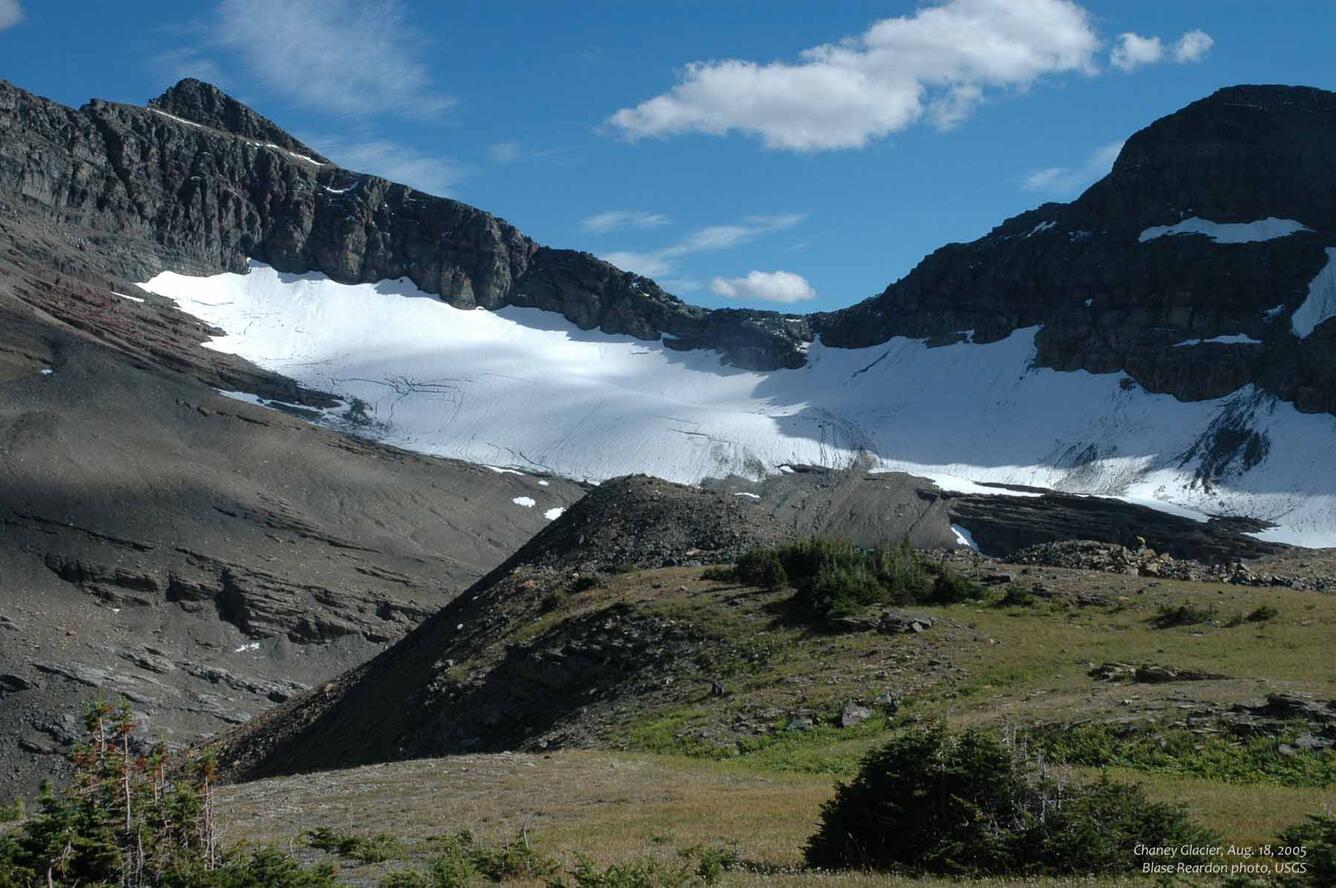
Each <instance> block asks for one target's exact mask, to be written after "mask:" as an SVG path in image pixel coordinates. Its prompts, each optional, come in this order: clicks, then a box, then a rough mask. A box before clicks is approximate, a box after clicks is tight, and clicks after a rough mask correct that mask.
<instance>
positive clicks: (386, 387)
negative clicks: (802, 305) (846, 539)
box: [144, 264, 1336, 545]
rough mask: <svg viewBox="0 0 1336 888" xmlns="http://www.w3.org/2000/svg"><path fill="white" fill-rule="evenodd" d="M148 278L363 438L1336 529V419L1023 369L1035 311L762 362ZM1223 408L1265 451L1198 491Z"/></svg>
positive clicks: (306, 283)
mask: <svg viewBox="0 0 1336 888" xmlns="http://www.w3.org/2000/svg"><path fill="white" fill-rule="evenodd" d="M144 288H145V289H148V290H151V291H153V292H156V293H160V294H161V295H163V296H166V297H168V298H171V299H173V300H175V301H176V302H177V303H178V304H179V305H180V307H181V308H182V309H183V310H184V311H186V312H189V313H190V314H193V315H195V316H197V317H199V318H201V319H202V320H204V321H207V322H208V323H210V324H212V325H215V326H217V327H220V328H222V329H223V330H226V331H228V332H227V334H226V335H224V336H222V337H219V338H217V339H215V340H213V341H211V342H210V343H209V346H210V347H211V348H215V349H218V350H219V351H224V352H230V353H234V354H238V355H241V356H242V357H245V358H247V359H249V360H251V361H253V362H255V363H256V364H259V365H260V366H263V367H265V368H267V369H271V370H274V371H276V372H279V373H283V374H285V375H287V376H290V377H292V378H294V379H296V380H298V381H299V382H301V383H303V384H305V385H307V386H310V387H312V388H316V389H321V390H325V391H329V392H332V393H334V394H335V395H337V396H338V397H339V398H342V399H343V400H344V401H345V402H347V403H350V404H351V403H352V399H353V398H357V399H360V400H361V401H362V402H365V404H366V409H365V412H366V416H367V417H368V419H370V420H371V422H370V423H368V424H365V425H363V426H361V430H360V433H361V434H367V435H373V436H374V437H376V438H378V439H380V440H383V441H385V442H387V443H390V444H394V445H396V446H400V447H405V448H408V449H414V450H418V451H421V452H425V453H431V454H437V455H442V456H450V457H455V458H459V459H464V460H468V461H470V462H474V463H478V464H484V465H493V466H499V465H505V466H517V467H519V468H521V469H524V468H530V469H533V470H535V471H538V472H540V473H543V474H547V473H552V474H559V475H565V476H568V477H572V478H576V479H588V480H602V479H605V478H609V477H613V476H616V475H623V474H628V473H632V472H645V473H648V474H652V475H657V476H659V477H663V478H668V479H670V480H675V481H684V482H694V481H698V480H700V479H702V478H705V477H722V476H725V475H728V474H730V473H736V474H739V475H742V476H744V477H751V478H759V477H761V476H763V475H765V474H768V473H773V472H776V471H781V472H782V471H784V470H785V466H786V464H793V465H798V464H803V463H816V464H822V465H829V466H843V465H849V464H851V463H853V462H854V461H855V460H857V459H860V458H863V459H870V460H871V461H872V463H873V464H874V465H875V466H876V467H877V468H879V469H883V470H901V471H908V472H912V473H914V474H917V475H922V476H927V477H930V478H932V479H934V480H935V481H937V482H938V483H939V484H940V485H942V486H943V487H949V488H952V489H974V490H978V491H981V492H993V493H1002V492H1004V493H1014V491H1002V490H997V489H995V488H991V487H982V486H980V485H981V484H985V483H987V484H1013V485H1027V486H1032V487H1039V488H1050V489H1057V490H1063V491H1069V492H1076V493H1088V494H1099V495H1105V496H1118V497H1122V498H1125V499H1128V500H1131V501H1134V502H1142V503H1147V504H1152V505H1155V506H1156V507H1157V508H1164V509H1168V510H1171V511H1175V512H1177V513H1179V514H1187V515H1191V516H1193V517H1197V518H1201V517H1204V516H1205V515H1208V514H1245V515H1252V516H1255V517H1259V518H1264V519H1267V520H1270V521H1274V522H1276V523H1277V524H1278V525H1279V527H1277V528H1275V529H1273V530H1271V531H1268V532H1267V533H1266V534H1265V536H1266V537H1267V538H1270V539H1277V540H1284V541H1290V542H1295V543H1299V544H1303V545H1336V447H1333V446H1332V444H1333V442H1336V417H1332V416H1329V415H1325V414H1316V415H1315V414H1300V413H1298V412H1297V411H1295V410H1294V409H1293V407H1292V406H1290V405H1289V404H1286V403H1284V402H1278V401H1275V400H1273V399H1270V398H1268V397H1265V396H1262V395H1260V394H1258V393H1255V392H1254V391H1253V390H1252V389H1251V388H1245V389H1243V390H1241V391H1239V392H1236V393H1234V394H1233V395H1231V396H1229V397H1227V398H1221V399H1217V400H1213V401H1199V402H1191V403H1185V402H1179V401H1177V400H1175V399H1174V398H1172V397H1170V396H1167V395H1153V394H1150V393H1147V392H1145V391H1143V390H1141V389H1139V388H1132V389H1124V388H1123V387H1122V386H1121V385H1120V384H1119V382H1120V378H1119V376H1118V375H1116V374H1109V375H1101V376H1095V375H1091V374H1088V373H1084V372H1073V373H1059V372H1056V371H1052V370H1046V369H1032V368H1031V366H1030V364H1031V361H1032V359H1033V357H1034V354H1035V348H1034V335H1035V330H1033V329H1031V330H1020V331H1017V332H1015V333H1013V334H1012V335H1011V336H1009V337H1007V338H1006V339H1003V340H1000V341H998V342H993V343H989V344H987V345H967V344H963V343H961V344H956V345H949V346H943V347H938V348H928V347H926V345H924V343H923V342H921V341H918V340H909V339H903V338H897V339H893V340H891V341H889V342H886V343H883V344H882V345H879V346H874V347H872V348H865V349H837V348H829V347H826V346H825V345H823V344H821V343H813V344H812V346H811V348H810V350H809V352H808V361H809V363H808V366H806V367H803V368H799V369H796V370H778V371H774V372H767V373H760V372H752V371H744V370H738V369H736V368H731V367H727V366H724V365H722V364H721V363H720V361H719V359H718V356H717V355H716V354H715V353H713V352H707V351H689V352H679V351H672V350H669V349H666V348H664V346H663V345H662V343H658V342H645V341H641V340H636V339H633V338H631V337H628V336H614V335H609V334H605V333H601V332H599V331H583V330H579V329H578V328H576V327H575V326H574V325H573V324H571V323H569V322H568V321H566V320H565V319H563V318H561V317H560V316H559V315H556V314H553V313H550V312H544V311H540V310H537V309H526V308H506V309H503V310H501V311H498V312H487V311H466V310H460V309H455V308H452V307H450V306H448V305H446V304H444V303H442V302H441V301H440V300H439V299H437V298H436V297H434V296H430V295H427V294H424V293H421V292H420V291H418V290H417V289H416V288H414V287H413V286H412V285H411V284H409V283H406V282H403V281H398V282H394V281H391V282H383V283H379V284H359V285H344V284H338V283H334V282H332V281H330V280H328V279H327V278H325V277H323V276H321V275H291V274H281V273H279V272H277V271H275V270H274V269H272V268H269V267H267V266H264V265H259V264H255V265H253V267H252V270H251V272H250V273H249V274H246V275H237V274H220V275H214V276H211V277H203V278H192V277H187V276H184V275H178V274H175V273H171V272H164V273H163V274H160V275H158V276H157V277H155V278H154V279H153V280H152V281H149V282H148V283H147V284H145V285H144ZM333 413H334V412H332V411H326V412H325V413H324V414H323V416H324V417H325V419H326V421H329V422H331V423H333V422H336V421H338V417H337V416H335V415H333ZM1231 417H1234V418H1238V417H1242V418H1243V419H1244V420H1246V425H1247V428H1249V429H1251V430H1254V431H1255V432H1257V433H1258V434H1259V435H1261V436H1264V437H1265V438H1266V439H1267V441H1268V442H1269V450H1268V451H1267V457H1266V459H1264V460H1263V461H1262V462H1261V463H1260V464H1258V465H1257V466H1255V467H1253V468H1252V469H1250V470H1247V471H1242V470H1240V471H1241V474H1236V475H1233V476H1230V477H1228V478H1226V479H1224V480H1221V481H1218V482H1217V483H1216V484H1215V485H1214V486H1213V487H1211V488H1210V489H1203V487H1202V486H1201V485H1200V484H1198V483H1196V482H1195V481H1194V478H1195V475H1194V473H1195V470H1196V468H1197V467H1198V464H1197V458H1196V457H1192V458H1187V455H1188V454H1190V453H1191V452H1192V451H1193V448H1194V446H1195V445H1196V444H1197V443H1198V439H1200V438H1201V437H1202V436H1203V435H1204V434H1205V433H1207V431H1208V430H1210V429H1212V427H1213V423H1214V424H1216V426H1215V427H1216V428H1219V427H1220V425H1221V424H1224V423H1227V422H1228V421H1230V418H1231Z"/></svg>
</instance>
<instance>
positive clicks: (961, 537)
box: [951, 524, 979, 552]
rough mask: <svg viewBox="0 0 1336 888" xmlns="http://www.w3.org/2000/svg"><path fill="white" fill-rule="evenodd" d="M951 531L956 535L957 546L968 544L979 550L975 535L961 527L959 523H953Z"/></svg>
mask: <svg viewBox="0 0 1336 888" xmlns="http://www.w3.org/2000/svg"><path fill="white" fill-rule="evenodd" d="M951 532H952V533H953V534H955V536H956V545H957V546H968V547H969V548H971V549H973V550H974V551H975V552H977V551H979V544H978V543H976V542H974V537H973V535H972V534H970V532H969V531H968V530H966V529H965V528H963V527H961V526H960V525H959V524H952V525H951Z"/></svg>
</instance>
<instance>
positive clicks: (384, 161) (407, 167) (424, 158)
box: [302, 134, 468, 195]
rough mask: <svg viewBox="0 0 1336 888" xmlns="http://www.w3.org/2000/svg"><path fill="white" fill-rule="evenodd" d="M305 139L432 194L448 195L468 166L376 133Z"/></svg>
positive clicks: (338, 159)
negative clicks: (350, 136) (382, 137)
mask: <svg viewBox="0 0 1336 888" xmlns="http://www.w3.org/2000/svg"><path fill="white" fill-rule="evenodd" d="M302 141H304V142H306V143H307V144H308V145H310V146H312V147H313V148H315V149H316V150H317V151H319V152H320V153H321V154H324V155H325V156H326V157H328V158H330V159H331V160H333V161H334V162H335V163H337V164H339V165H340V166H345V167H348V168H349V169H353V170H357V171H358V172H363V173H371V174H373V175H377V176H381V177H383V178H386V179H389V180H390V181H392V182H401V183H403V184H405V185H409V186H411V187H413V188H416V189H418V190H419V191H425V192H427V193H428V194H440V195H446V194H449V193H450V190H451V189H452V188H453V187H454V186H455V185H456V184H457V183H458V182H459V181H460V180H461V179H463V178H464V177H465V176H466V175H467V173H468V170H467V168H466V167H464V166H463V165H462V164H459V163H457V162H456V161H454V160H451V159H450V158H448V157H436V156H433V155H429V154H424V153H422V152H420V151H418V150H416V149H414V148H409V147H407V146H405V145H400V144H399V143H397V142H392V141H390V140H388V139H381V138H378V137H376V136H375V135H373V134H363V137H362V138H347V137H343V136H329V135H304V136H303V137H302Z"/></svg>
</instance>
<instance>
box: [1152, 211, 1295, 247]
mask: <svg viewBox="0 0 1336 888" xmlns="http://www.w3.org/2000/svg"><path fill="white" fill-rule="evenodd" d="M1311 230H1312V229H1311V228H1308V227H1307V226H1305V225H1304V224H1303V223H1302V222H1296V221H1294V220H1293V219H1277V218H1276V217H1275V216H1268V217H1267V218H1265V219H1258V220H1257V221H1256V222H1212V221H1211V220H1210V219H1202V218H1201V217H1199V216H1191V217H1189V218H1187V219H1184V220H1183V221H1182V222H1179V223H1176V224H1174V225H1155V226H1152V227H1150V228H1147V229H1146V230H1145V231H1143V232H1141V236H1140V237H1138V238H1137V240H1138V241H1140V242H1141V243H1143V244H1144V243H1145V242H1146V241H1149V240H1155V238H1157V237H1165V236H1167V235H1175V234H1204V235H1206V236H1207V237H1209V238H1210V239H1211V240H1213V241H1215V242H1216V243H1218V244H1248V243H1256V242H1257V241H1269V240H1275V239H1276V238H1278V237H1289V236H1290V235H1291V234H1297V233H1299V232H1300V231H1311Z"/></svg>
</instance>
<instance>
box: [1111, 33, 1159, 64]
mask: <svg viewBox="0 0 1336 888" xmlns="http://www.w3.org/2000/svg"><path fill="white" fill-rule="evenodd" d="M1163 59H1164V44H1163V43H1161V42H1160V38H1159V37H1142V36H1141V35H1140V34H1133V33H1132V32H1131V31H1128V32H1127V33H1125V34H1119V35H1118V42H1117V43H1115V44H1114V47H1113V49H1112V50H1110V52H1109V64H1111V65H1113V66H1114V67H1115V68H1117V69H1118V70H1120V71H1135V70H1136V69H1137V68H1140V67H1141V66H1142V65H1154V64H1157V63H1158V62H1160V61H1162V60H1163Z"/></svg>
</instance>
